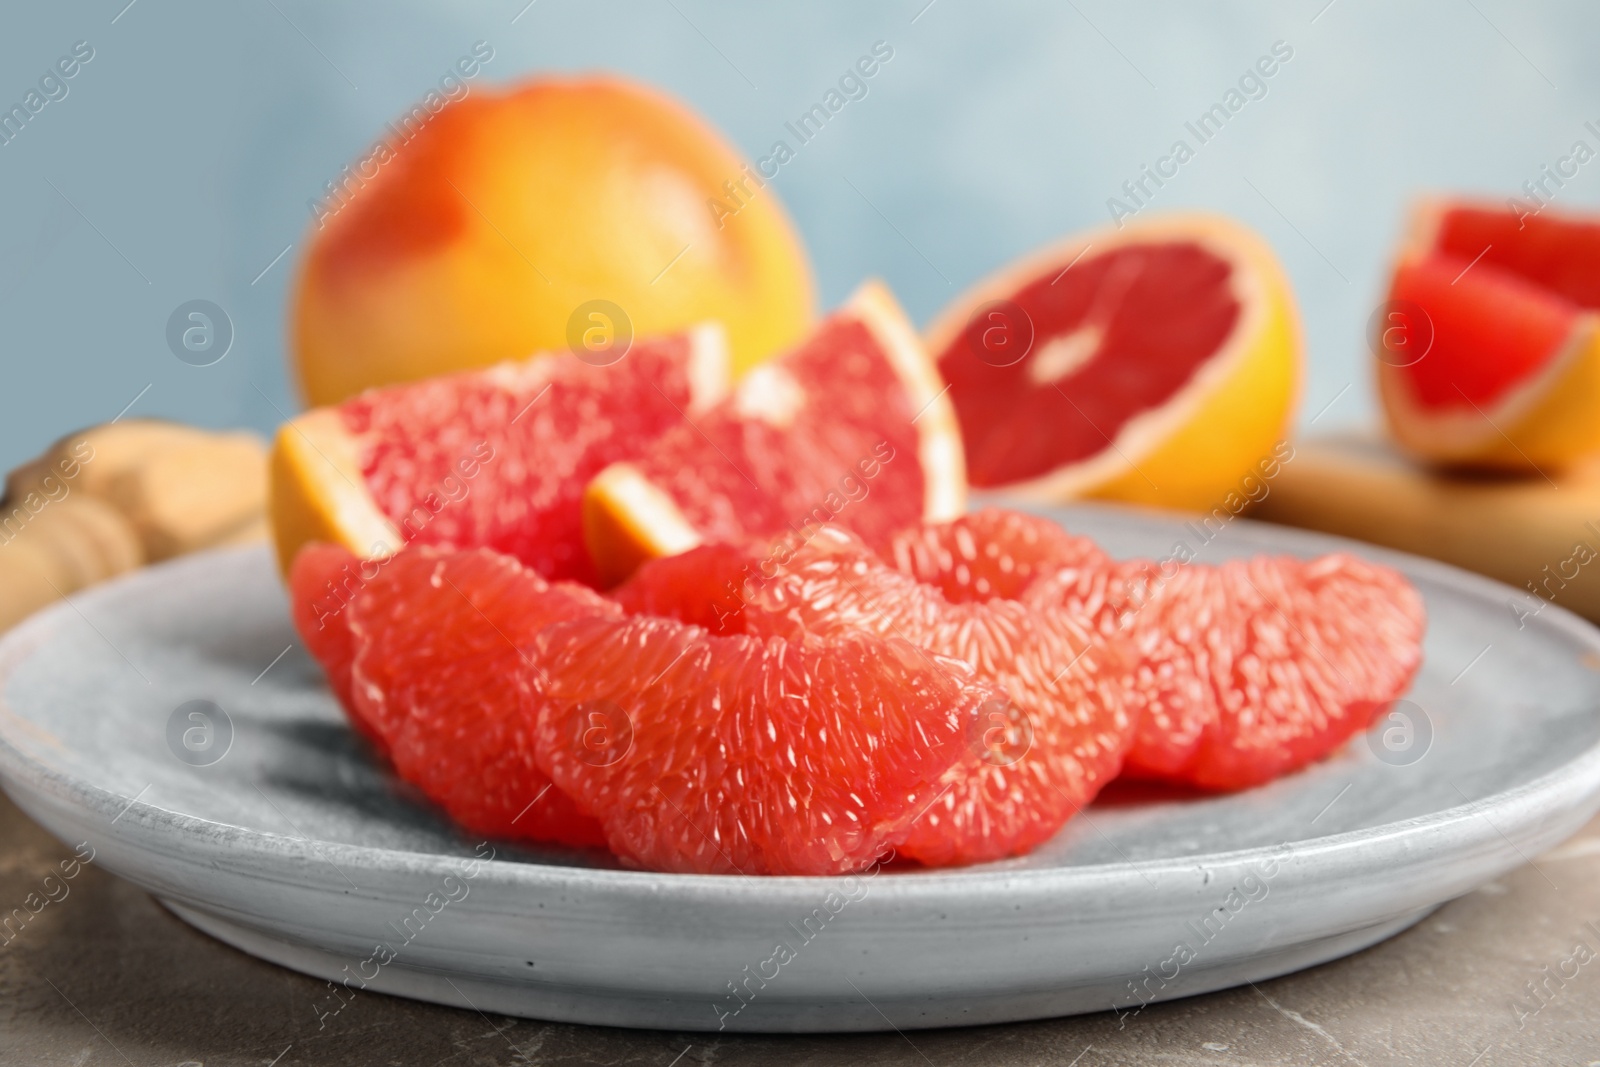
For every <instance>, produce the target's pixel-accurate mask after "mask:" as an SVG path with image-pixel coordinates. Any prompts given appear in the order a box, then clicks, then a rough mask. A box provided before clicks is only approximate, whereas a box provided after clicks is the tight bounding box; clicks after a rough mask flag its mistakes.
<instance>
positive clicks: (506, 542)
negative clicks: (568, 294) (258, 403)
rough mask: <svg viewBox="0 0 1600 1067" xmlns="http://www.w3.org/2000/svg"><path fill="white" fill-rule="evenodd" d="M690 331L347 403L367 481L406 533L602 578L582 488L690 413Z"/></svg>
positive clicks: (555, 574)
mask: <svg viewBox="0 0 1600 1067" xmlns="http://www.w3.org/2000/svg"><path fill="white" fill-rule="evenodd" d="M690 355H691V341H690V339H689V338H688V337H686V336H676V337H667V338H658V339H653V340H645V341H639V342H636V343H635V344H634V345H633V346H632V347H631V348H630V349H629V350H628V352H627V354H626V355H625V356H623V358H622V359H621V360H619V361H618V362H616V363H612V364H609V365H606V366H591V365H590V364H587V363H584V362H582V361H580V360H579V359H577V358H576V357H575V356H568V355H559V356H557V355H550V356H544V357H541V358H540V359H539V360H538V361H536V362H534V363H533V364H532V365H531V366H530V365H527V364H518V365H506V366H504V367H502V368H495V369H494V370H491V371H473V372H467V373H464V374H454V375H447V376H445V377H441V378H434V379H429V380H427V381H423V382H414V383H410V384H407V385H402V386H398V387H394V388H389V389H379V390H374V391H369V392H367V393H363V394H361V395H360V396H358V397H356V398H354V399H352V400H349V401H347V402H345V403H344V404H342V405H341V406H340V407H339V413H340V416H341V418H342V420H343V422H344V425H345V428H346V429H347V430H348V431H349V432H350V433H351V434H353V435H356V437H357V438H358V440H360V441H361V447H362V453H361V464H362V473H363V476H364V478H365V480H366V483H367V488H368V490H369V491H370V492H371V493H372V495H373V498H374V499H375V500H376V502H377V504H378V508H379V510H381V511H382V512H383V513H384V515H385V516H387V517H388V519H389V520H390V521H391V522H393V523H394V524H395V526H396V527H398V528H399V530H400V533H401V536H402V538H403V539H404V540H405V541H406V542H408V543H412V542H414V543H417V544H428V545H439V546H445V547H459V548H493V549H495V550H497V551H500V552H505V553H507V554H508V555H511V556H515V557H516V558H517V559H520V560H522V561H523V562H524V563H526V564H528V565H529V566H530V567H532V568H533V569H534V570H536V571H538V572H539V573H540V574H542V575H543V576H545V577H547V578H551V579H571V580H575V581H581V582H584V583H585V584H589V585H594V584H596V583H597V581H598V575H597V573H596V571H595V569H594V564H593V563H592V562H591V561H590V559H589V555H588V553H587V551H586V550H585V549H584V546H583V523H582V498H583V490H584V487H585V486H586V485H587V484H588V482H589V480H590V479H591V478H593V477H594V476H595V475H596V474H598V473H599V472H600V471H601V470H602V469H603V468H604V467H606V466H607V465H608V464H610V463H613V462H616V461H618V460H627V459H633V458H635V457H637V456H639V455H640V454H641V453H643V452H644V451H645V450H646V449H647V448H648V447H649V446H650V444H651V443H652V442H654V441H655V440H656V439H657V438H659V437H661V436H662V435H663V434H664V433H666V432H667V431H668V430H670V429H672V428H673V427H675V426H679V425H682V424H683V422H684V412H685V411H688V410H690V408H691V406H692V400H693V389H692V388H691V382H690V374H689V370H688V367H689V362H690Z"/></svg>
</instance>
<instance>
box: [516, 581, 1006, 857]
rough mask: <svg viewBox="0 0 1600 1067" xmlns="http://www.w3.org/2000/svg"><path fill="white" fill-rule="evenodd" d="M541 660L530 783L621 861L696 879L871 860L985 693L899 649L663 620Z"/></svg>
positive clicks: (621, 623)
mask: <svg viewBox="0 0 1600 1067" xmlns="http://www.w3.org/2000/svg"><path fill="white" fill-rule="evenodd" d="M684 588H685V590H686V591H687V589H688V587H684ZM657 606H658V607H662V606H664V605H662V604H660V603H658V605H657ZM539 662H540V666H541V668H542V669H543V671H544V677H545V679H546V682H545V685H544V689H543V691H544V695H545V697H546V701H545V704H544V709H543V713H542V716H541V718H540V725H539V741H538V745H537V746H536V750H537V752H538V754H539V759H540V766H541V767H542V768H543V770H544V771H545V773H546V774H548V775H549V776H550V778H551V779H552V780H553V781H554V782H555V783H556V785H557V787H559V788H560V789H562V790H564V791H565V792H567V793H568V794H569V795H570V796H571V797H572V798H573V799H574V800H575V801H576V802H577V804H578V806H579V807H580V808H581V809H582V810H584V811H587V812H590V813H592V814H593V815H595V816H596V817H597V818H598V819H599V820H600V822H601V824H602V825H603V826H604V827H605V832H606V839H607V841H608V843H609V844H610V846H611V849H612V851H613V852H615V853H616V854H617V855H618V856H620V857H622V858H623V859H624V860H626V861H627V862H629V863H632V864H636V865H638V866H642V867H647V868H651V869H655V870H665V871H681V872H695V873H703V874H811V875H823V874H840V873H845V872H850V871H857V870H861V869H862V868H864V867H866V866H867V865H869V864H871V863H872V862H873V861H875V860H878V859H880V858H881V857H882V856H883V855H884V853H885V852H886V850H887V849H888V848H889V847H890V846H891V844H892V843H893V842H894V840H895V839H896V838H897V837H898V836H899V834H900V833H901V832H902V831H903V830H904V829H905V827H906V826H907V825H909V824H910V823H911V821H912V820H913V819H915V818H916V817H917V816H918V815H919V814H920V813H921V812H922V811H923V809H925V808H926V807H927V806H928V804H929V803H931V802H932V801H933V799H934V798H935V797H937V796H938V794H939V792H940V791H941V790H942V789H943V788H945V786H946V785H948V780H949V779H950V778H951V777H952V776H953V775H954V774H955V773H956V772H957V770H958V768H959V767H960V765H961V763H962V761H963V758H964V757H965V756H966V754H967V752H968V749H967V739H968V737H969V735H970V734H971V733H972V729H973V722H974V720H975V718H976V716H977V714H978V710H979V708H981V707H983V706H984V705H985V704H987V703H989V702H992V701H995V700H998V699H1000V698H1001V696H1000V693H999V691H998V690H996V689H994V688H993V687H990V686H988V685H985V684H983V683H982V682H980V681H978V680H977V679H975V678H973V677H972V670H971V668H970V667H968V666H967V665H966V664H964V663H961V662H959V661H955V660H942V659H938V658H936V657H930V656H929V654H928V653H927V652H925V651H924V650H922V649H919V648H916V647H914V646H913V645H911V644H910V643H909V642H906V641H903V640H901V639H899V638H888V639H883V638H879V637H876V636H873V635H871V634H867V633H859V632H857V633H850V634H846V635H843V636H841V637H839V638H838V639H835V640H824V639H822V638H819V637H816V636H814V635H803V634H796V635H794V636H793V637H787V638H786V637H781V636H763V635H759V634H755V633H746V632H733V631H729V630H726V629H725V631H724V632H722V633H711V632H709V631H707V630H706V629H704V628H703V627H700V626H696V625H694V624H692V623H686V622H683V621H680V620H679V619H677V618H674V617H671V616H669V615H654V614H639V615H633V616H630V617H626V618H623V619H621V620H618V619H614V618H606V617H601V616H588V617H584V618H577V619H573V620H570V621H567V622H561V623H557V624H555V625H553V626H551V627H549V628H548V629H547V630H545V631H544V633H543V634H542V635H541V636H540V639H539Z"/></svg>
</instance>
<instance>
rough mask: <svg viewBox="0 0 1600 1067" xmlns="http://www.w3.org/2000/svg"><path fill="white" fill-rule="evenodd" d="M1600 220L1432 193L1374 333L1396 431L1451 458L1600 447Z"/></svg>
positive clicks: (1428, 451) (1499, 459)
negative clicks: (1440, 198)
mask: <svg viewBox="0 0 1600 1067" xmlns="http://www.w3.org/2000/svg"><path fill="white" fill-rule="evenodd" d="M1596 309H1600V222H1596V221H1593V220H1590V219H1582V218H1576V217H1562V216H1558V215H1556V214H1554V213H1551V214H1541V215H1538V216H1528V215H1526V214H1525V213H1523V212H1519V211H1515V210H1509V209H1505V208H1497V207H1486V206H1482V205H1472V204H1457V203H1449V202H1428V203H1425V204H1424V205H1423V206H1422V207H1421V208H1420V209H1419V211H1418V213H1417V216H1416V218H1415V219H1414V221H1413V224H1412V234H1411V237H1410V240H1409V242H1408V244H1407V247H1406V248H1405V249H1403V251H1402V255H1401V258H1400V261H1399V263H1398V264H1397V265H1396V267H1395V270H1394V275H1393V277H1392V279H1391V282H1390V286H1389V299H1388V302H1387V303H1386V304H1385V305H1384V306H1383V308H1382V309H1380V314H1379V315H1378V316H1376V317H1375V320H1374V322H1373V325H1372V329H1373V331H1374V336H1373V337H1371V338H1369V342H1370V344H1371V347H1372V350H1373V352H1374V354H1375V355H1376V356H1377V372H1378V387H1379V392H1380V395H1381V396H1382V399H1383V406H1384V412H1385V415H1386V417H1387V421H1388V425H1389V428H1390V431H1391V433H1392V434H1393V436H1394V438H1395V439H1396V441H1398V442H1399V443H1400V445H1401V446H1402V447H1404V448H1405V449H1406V450H1407V451H1409V452H1411V453H1412V454H1413V455H1416V456H1418V457H1419V458H1421V459H1424V460H1427V461H1429V462H1432V463H1435V464H1438V465H1442V466H1458V467H1480V468H1487V469H1499V470H1513V471H1515V470H1522V471H1528V470H1534V469H1538V470H1543V469H1546V468H1550V469H1560V468H1563V467H1567V466H1570V465H1571V464H1572V463H1574V462H1576V461H1577V460H1579V459H1582V458H1583V457H1585V456H1587V455H1590V454H1592V453H1594V452H1595V451H1597V450H1600V419H1596V418H1595V417H1594V412H1595V410H1596V409H1597V407H1600V329H1597V322H1600V317H1597V315H1596Z"/></svg>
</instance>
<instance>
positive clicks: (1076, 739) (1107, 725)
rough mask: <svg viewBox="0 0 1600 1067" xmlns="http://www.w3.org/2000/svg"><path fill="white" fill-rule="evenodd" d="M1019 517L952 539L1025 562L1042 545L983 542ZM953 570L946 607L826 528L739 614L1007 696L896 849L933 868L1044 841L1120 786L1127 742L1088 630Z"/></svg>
mask: <svg viewBox="0 0 1600 1067" xmlns="http://www.w3.org/2000/svg"><path fill="white" fill-rule="evenodd" d="M1026 518H1028V517H1025V516H1020V515H1007V514H1006V513H1003V512H986V513H980V514H979V515H977V516H973V517H971V518H970V519H967V520H962V523H963V525H962V526H961V527H958V528H957V532H956V534H955V536H954V537H952V538H951V540H953V541H959V540H963V539H965V537H964V535H966V536H970V535H971V534H973V533H974V532H976V533H977V537H978V538H979V539H980V541H979V543H983V544H986V545H993V546H997V547H998V548H999V552H997V553H996V556H997V557H999V558H1014V557H1013V556H1012V553H1013V551H1015V552H1016V553H1017V554H1021V555H1027V554H1030V553H1032V552H1036V551H1037V549H1038V547H1039V546H1038V541H1036V540H1032V539H1028V538H1026V536H1025V534H1024V537H1023V538H1019V539H1018V540H1017V541H1008V540H1004V539H1001V538H996V537H989V536H986V535H987V534H989V533H990V532H998V533H1001V534H1003V535H1015V534H1017V533H1019V532H1023V531H1026V530H1027V529H1028V525H1027V524H1024V523H1023V522H1019V521H1017V520H1023V519H1026ZM1033 521H1034V522H1037V523H1040V524H1045V520H1033ZM1051 525H1053V524H1051ZM946 529H948V527H947V528H946ZM1057 529H1059V527H1057ZM934 536H937V534H935V535H934ZM924 537H925V538H926V537H927V535H924ZM1066 540H1076V539H1071V538H1066ZM922 543H923V544H926V543H927V540H926V539H925V540H923V542H922ZM963 570H968V571H969V573H970V569H969V568H967V567H965V565H962V564H958V565H957V566H956V567H954V568H951V569H949V570H944V571H942V572H941V573H942V574H944V575H946V576H949V577H953V578H957V580H958V585H957V588H958V589H959V590H960V591H961V595H958V596H956V597H948V596H947V595H946V593H945V592H944V591H942V590H941V588H940V586H938V585H934V584H929V583H926V582H920V581H918V580H917V579H916V578H915V577H912V576H911V575H909V574H904V573H901V572H900V571H898V570H896V569H895V568H894V567H893V566H892V565H890V564H887V563H885V562H883V561H881V560H880V559H879V558H878V557H877V556H876V555H875V554H873V552H872V551H871V550H870V549H868V548H867V547H866V546H865V545H863V544H862V543H861V542H860V540H858V539H857V538H855V537H853V536H851V535H850V534H848V533H846V532H844V531H842V530H840V529H838V528H837V527H828V528H826V529H824V530H823V531H822V532H821V533H819V534H818V535H817V536H816V537H815V538H813V539H812V541H811V542H810V543H809V544H807V545H806V546H805V547H804V548H802V549H801V550H800V551H799V552H798V553H797V554H796V556H795V558H794V559H793V560H791V561H790V562H789V563H788V564H787V565H785V567H784V568H783V570H782V572H781V573H780V574H779V576H778V578H777V580H775V581H772V582H768V583H751V585H750V593H751V598H750V599H751V608H747V610H755V611H758V612H760V613H762V614H765V615H772V616H779V617H782V618H784V619H786V620H788V621H790V622H792V623H795V624H798V625H799V626H801V627H803V628H804V629H805V630H806V631H807V632H809V633H814V634H822V635H837V634H843V633H848V632H851V631H862V630H864V631H868V632H872V633H877V634H879V635H883V636H896V637H901V638H904V639H906V640H908V641H910V642H912V643H913V644H915V645H917V646H918V647H920V648H924V649H927V650H929V651H930V652H933V653H936V654H938V655H940V656H949V657H954V658H957V659H960V660H963V661H965V662H967V663H970V664H972V665H973V666H974V667H975V668H976V669H977V672H978V677H979V678H981V679H983V680H985V681H988V682H991V683H993V684H995V685H996V686H998V687H999V688H1000V689H1001V690H1002V691H1003V692H1004V694H1005V699H1003V700H998V701H992V702H990V703H988V704H985V705H984V706H983V708H982V709H980V721H979V723H978V724H977V727H976V732H975V733H974V735H973V736H972V737H971V738H970V739H969V740H970V744H969V748H970V749H971V754H970V757H969V758H968V759H967V761H966V762H965V765H964V767H963V772H962V774H961V775H960V776H959V777H958V778H957V779H956V780H955V781H954V782H953V783H952V784H951V786H950V788H948V789H947V790H945V791H944V792H942V793H941V794H940V795H939V796H938V797H937V798H936V799H935V800H934V802H933V803H932V805H931V806H930V807H929V808H928V810H927V811H926V812H924V814H923V815H921V816H920V817H919V818H918V819H916V820H915V821H914V822H913V823H912V824H911V825H910V826H908V827H907V828H906V830H905V831H903V832H902V834H901V836H900V838H899V839H898V842H897V844H898V847H899V849H900V851H902V852H904V853H905V854H907V855H909V856H911V857H913V858H915V859H918V860H920V861H922V862H923V863H925V864H928V865H930V866H945V865H949V864H967V863H979V862H984V861H988V860H995V859H1001V858H1003V857H1006V856H1013V855H1020V854H1022V853H1025V852H1028V851H1030V850H1032V849H1033V848H1034V847H1035V846H1037V845H1038V844H1040V843H1041V842H1043V841H1045V840H1048V839H1049V838H1050V837H1052V836H1053V835H1054V834H1055V833H1056V831H1058V830H1059V829H1060V828H1061V826H1062V825H1063V824H1064V823H1065V822H1066V821H1067V820H1068V819H1069V818H1071V817H1072V816H1073V815H1075V814H1077V813H1078V812H1079V811H1080V810H1082V809H1083V808H1084V807H1087V806H1088V804H1089V802H1090V801H1092V800H1093V799H1094V797H1095V795H1096V794H1097V793H1099V791H1100V789H1101V787H1102V786H1104V785H1105V784H1106V783H1107V782H1109V781H1110V780H1111V779H1113V778H1115V777H1116V775H1117V773H1118V771H1120V770H1121V768H1122V759H1123V755H1124V754H1125V753H1126V751H1127V748H1128V745H1129V743H1130V742H1131V741H1132V737H1133V732H1132V724H1131V720H1130V718H1129V716H1128V713H1127V710H1126V704H1125V700H1124V695H1123V692H1122V685H1123V676H1124V675H1123V668H1122V666H1121V663H1120V660H1119V657H1118V654H1117V651H1116V649H1115V648H1108V647H1106V646H1105V645H1103V644H1102V643H1100V642H1099V641H1098V640H1097V635H1096V634H1095V633H1094V632H1093V631H1092V630H1091V629H1090V628H1089V627H1088V625H1087V620H1085V619H1084V618H1083V617H1082V616H1080V615H1078V614H1077V613H1075V612H1073V611H1070V610H1068V609H1067V608H1066V607H1065V606H1062V605H1042V606H1030V605H1027V604H1024V603H1022V602H1020V601H1018V600H1016V599H1013V598H1011V597H1008V596H1003V595H997V594H994V593H987V594H974V593H973V592H972V588H973V587H972V586H971V585H970V584H968V583H967V582H966V581H963V580H960V579H961V578H962V577H963V576H961V575H959V574H958V572H960V571H963ZM1011 574H1012V575H1015V574H1016V571H1014V570H1013V571H1012V572H1011ZM1025 580H1026V579H1025ZM1016 591H1017V592H1019V593H1020V592H1022V591H1023V589H1022V587H1020V586H1019V587H1017V589H1016ZM752 625H755V623H752Z"/></svg>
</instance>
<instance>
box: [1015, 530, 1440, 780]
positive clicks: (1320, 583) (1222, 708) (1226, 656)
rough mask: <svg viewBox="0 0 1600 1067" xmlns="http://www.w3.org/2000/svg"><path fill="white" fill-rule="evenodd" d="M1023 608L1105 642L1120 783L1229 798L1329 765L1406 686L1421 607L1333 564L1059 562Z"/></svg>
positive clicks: (1374, 568)
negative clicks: (1078, 622) (1119, 726)
mask: <svg viewBox="0 0 1600 1067" xmlns="http://www.w3.org/2000/svg"><path fill="white" fill-rule="evenodd" d="M1024 599H1025V600H1027V601H1028V602H1029V603H1032V604H1035V605H1038V606H1040V607H1045V606H1051V607H1056V608H1062V607H1065V608H1066V609H1068V610H1069V611H1071V612H1073V613H1075V614H1077V615H1078V616H1079V617H1080V618H1084V619H1086V620H1089V621H1090V625H1092V626H1094V627H1095V628H1096V629H1098V630H1099V631H1100V633H1102V634H1103V635H1105V637H1106V639H1107V640H1108V641H1109V642H1112V643H1114V644H1118V645H1121V646H1122V647H1123V649H1124V652H1123V656H1124V661H1125V662H1126V663H1127V664H1128V670H1129V674H1128V677H1127V689H1126V691H1127V693H1128V699H1129V701H1130V702H1131V704H1132V709H1131V710H1132V714H1134V716H1135V717H1136V720H1137V721H1138V729H1137V733H1136V735H1135V738H1134V741H1133V746H1132V748H1131V749H1130V751H1129V752H1128V758H1127V763H1126V771H1125V773H1127V774H1128V775H1129V776H1131V777H1140V778H1155V779H1161V780H1166V781H1174V782H1183V783H1188V784H1191V785H1197V786H1200V787H1202V788H1208V789H1244V788H1246V787H1249V786H1253V785H1259V784H1261V783H1262V782H1266V781H1270V780H1271V779H1273V778H1276V777H1278V776H1279V775H1282V774H1287V773H1288V772H1290V771H1293V770H1296V769H1298V768H1300V767H1303V766H1305V765H1306V764H1309V763H1312V762H1315V761H1316V760H1319V759H1321V758H1323V757H1324V756H1327V755H1329V754H1330V753H1332V752H1333V751H1335V750H1336V749H1337V748H1339V747H1340V746H1341V745H1343V744H1344V743H1345V742H1346V741H1348V740H1349V739H1350V738H1351V737H1352V736H1354V735H1355V734H1357V733H1359V732H1360V731H1362V730H1364V729H1366V728H1367V726H1368V725H1369V724H1370V723H1371V722H1372V720H1373V719H1374V718H1375V717H1376V716H1377V715H1378V714H1379V713H1380V712H1381V711H1382V710H1383V709H1384V708H1385V707H1387V706H1388V705H1389V704H1390V703H1391V702H1392V701H1394V700H1396V699H1397V698H1399V697H1400V696H1401V695H1402V694H1403V693H1404V692H1405V691H1406V689H1407V687H1408V686H1409V685H1410V684H1411V679H1412V676H1413V675H1414V674H1415V673H1416V670H1417V667H1418V666H1419V664H1420V663H1421V660H1422V632H1423V627H1424V623H1425V620H1424V615H1423V608H1422V598H1421V597H1420V596H1419V595H1418V594H1417V592H1416V590H1415V589H1413V588H1412V586H1411V584H1410V583H1409V582H1407V581H1406V580H1405V578H1404V577H1403V576H1401V575H1400V574H1399V573H1397V572H1395V571H1393V570H1391V569H1389V568H1388V567H1383V566H1380V565H1378V564H1374V563H1369V562H1367V561H1365V560H1361V559H1358V558H1356V557H1354V556H1350V555H1346V554H1343V553H1334V554H1332V555H1328V556H1323V557H1320V558H1318V559H1315V560H1310V561H1305V560H1299V559H1293V558H1290V557H1268V556H1260V557H1256V558H1253V559H1249V560H1230V561H1228V562H1226V563H1223V564H1221V565H1220V566H1208V565H1206V564H1201V563H1181V562H1179V561H1178V560H1176V559H1169V560H1166V561H1163V562H1162V563H1155V562H1152V561H1148V560H1131V561H1127V562H1122V563H1115V564H1112V565H1110V566H1104V565H1096V564H1093V563H1091V564H1089V565H1086V566H1069V567H1066V568H1064V569H1062V570H1061V571H1060V572H1058V573H1057V574H1056V575H1054V576H1053V577H1051V578H1049V579H1046V580H1044V581H1041V582H1038V583H1036V584H1034V585H1033V586H1031V587H1030V588H1029V589H1028V590H1027V592H1026V593H1025V594H1024Z"/></svg>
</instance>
